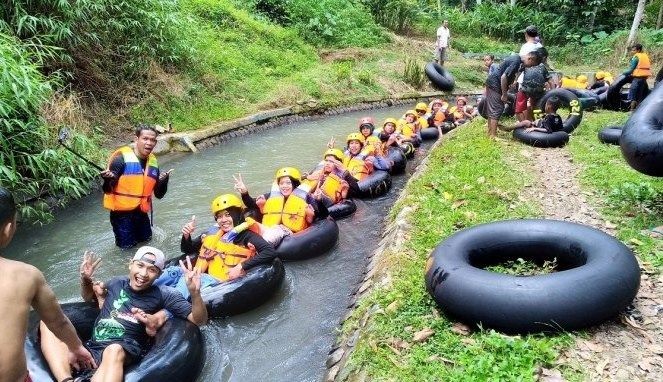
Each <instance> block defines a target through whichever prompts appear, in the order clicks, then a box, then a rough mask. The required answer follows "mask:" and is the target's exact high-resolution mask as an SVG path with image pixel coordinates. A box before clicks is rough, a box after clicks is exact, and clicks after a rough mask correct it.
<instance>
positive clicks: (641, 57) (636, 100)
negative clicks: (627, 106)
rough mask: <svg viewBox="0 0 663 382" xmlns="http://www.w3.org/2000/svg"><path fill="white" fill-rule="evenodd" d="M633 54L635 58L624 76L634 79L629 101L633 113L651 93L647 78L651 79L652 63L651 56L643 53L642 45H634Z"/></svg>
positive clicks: (629, 91)
mask: <svg viewBox="0 0 663 382" xmlns="http://www.w3.org/2000/svg"><path fill="white" fill-rule="evenodd" d="M631 53H632V54H633V57H632V58H631V63H630V66H629V68H628V69H627V70H626V71H625V72H624V73H623V74H624V75H625V76H631V77H632V78H633V80H632V81H631V88H630V89H629V90H628V100H629V102H630V103H631V111H633V110H635V108H636V107H638V105H639V104H640V102H642V100H643V99H644V98H645V97H646V96H647V94H648V93H649V86H647V78H649V77H651V61H650V60H649V55H647V53H644V52H643V51H642V44H635V45H633V46H632V47H631Z"/></svg>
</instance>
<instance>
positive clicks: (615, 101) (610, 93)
mask: <svg viewBox="0 0 663 382" xmlns="http://www.w3.org/2000/svg"><path fill="white" fill-rule="evenodd" d="M632 80H633V77H631V76H624V75H623V74H622V75H620V76H619V77H617V78H616V79H615V82H613V83H612V85H610V86H609V87H608V90H607V91H606V92H604V93H601V94H599V100H600V101H601V104H602V105H603V108H604V109H608V110H616V111H625V110H628V108H629V105H627V104H626V103H625V102H624V101H623V100H622V95H621V91H622V87H624V85H626V84H627V83H629V82H631V81H632Z"/></svg>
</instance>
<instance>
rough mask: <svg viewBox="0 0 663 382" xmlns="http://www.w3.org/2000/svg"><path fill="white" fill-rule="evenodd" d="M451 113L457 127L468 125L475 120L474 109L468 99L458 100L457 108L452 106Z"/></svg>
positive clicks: (459, 98) (460, 98) (461, 98)
mask: <svg viewBox="0 0 663 382" xmlns="http://www.w3.org/2000/svg"><path fill="white" fill-rule="evenodd" d="M449 113H450V114H451V116H452V117H453V121H454V124H455V125H456V126H460V125H462V124H464V123H467V122H469V121H471V120H472V118H474V108H473V107H472V106H470V105H468V104H467V98H465V97H458V98H456V106H452V107H451V108H450V109H449Z"/></svg>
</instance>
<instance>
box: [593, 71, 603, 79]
mask: <svg viewBox="0 0 663 382" xmlns="http://www.w3.org/2000/svg"><path fill="white" fill-rule="evenodd" d="M594 77H596V79H597V80H602V79H604V78H605V72H603V71H598V72H596V74H595V75H594Z"/></svg>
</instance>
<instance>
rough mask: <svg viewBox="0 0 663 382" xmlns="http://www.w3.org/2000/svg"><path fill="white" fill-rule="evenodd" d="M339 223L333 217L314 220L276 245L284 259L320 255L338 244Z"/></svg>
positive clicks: (277, 251)
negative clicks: (308, 225)
mask: <svg viewBox="0 0 663 382" xmlns="http://www.w3.org/2000/svg"><path fill="white" fill-rule="evenodd" d="M336 241H338V225H336V221H334V219H333V218H331V217H328V218H327V219H321V220H317V221H314V222H313V224H311V226H310V227H308V228H306V229H305V230H303V231H300V232H297V233H294V234H292V235H289V236H286V237H284V238H283V240H282V241H281V243H280V244H279V245H278V247H276V253H277V255H278V257H279V258H280V259H281V260H283V261H298V260H306V259H311V258H313V257H317V256H320V255H322V254H324V253H326V252H327V251H329V250H330V249H332V248H333V247H334V245H336Z"/></svg>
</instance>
